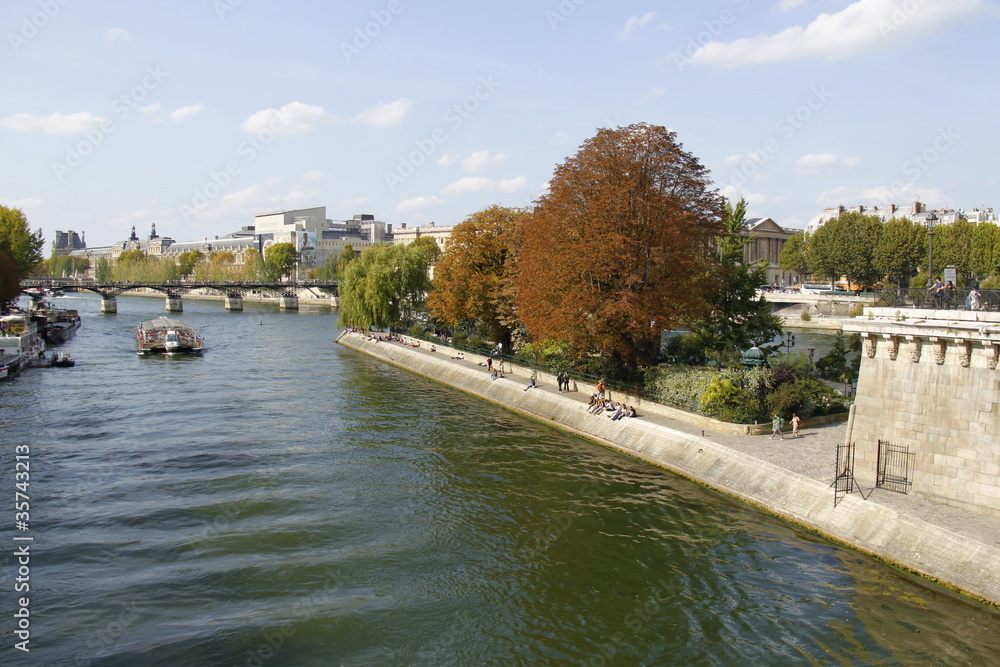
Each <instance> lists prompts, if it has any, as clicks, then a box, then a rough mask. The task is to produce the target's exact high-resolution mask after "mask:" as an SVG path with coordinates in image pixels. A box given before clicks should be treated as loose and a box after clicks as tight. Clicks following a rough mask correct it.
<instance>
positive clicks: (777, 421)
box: [771, 412, 785, 440]
mask: <svg viewBox="0 0 1000 667" xmlns="http://www.w3.org/2000/svg"><path fill="white" fill-rule="evenodd" d="M781 422H782V419H781V417H779V416H778V413H777V412H775V413H774V419H772V420H771V440H774V438H775V436H777V437H779V438H781V439H782V440H784V439H785V434H784V433H782V432H781Z"/></svg>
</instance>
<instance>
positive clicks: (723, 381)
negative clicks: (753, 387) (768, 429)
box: [699, 377, 760, 424]
mask: <svg viewBox="0 0 1000 667" xmlns="http://www.w3.org/2000/svg"><path fill="white" fill-rule="evenodd" d="M699 404H700V405H701V409H702V411H703V412H704V413H705V414H706V415H708V416H709V417H715V418H716V419H720V420H722V421H726V422H732V423H734V424H750V423H752V422H753V421H755V420H756V419H757V417H758V416H759V413H760V403H759V402H758V401H757V399H756V398H755V397H754V395H753V394H752V393H751V392H750V391H749V390H748V389H745V388H743V387H738V386H736V385H735V384H734V383H733V381H732V380H729V379H728V378H724V377H719V379H718V380H716V381H715V382H713V383H712V384H711V385H709V387H708V388H707V389H706V390H705V392H704V393H703V394H702V395H701V399H700V401H699Z"/></svg>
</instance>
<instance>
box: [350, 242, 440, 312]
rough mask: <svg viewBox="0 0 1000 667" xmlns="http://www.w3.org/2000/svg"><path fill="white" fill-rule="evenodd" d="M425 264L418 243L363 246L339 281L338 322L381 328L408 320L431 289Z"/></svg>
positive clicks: (425, 257) (426, 262) (425, 256)
mask: <svg viewBox="0 0 1000 667" xmlns="http://www.w3.org/2000/svg"><path fill="white" fill-rule="evenodd" d="M427 265H428V261H427V254H426V252H425V250H424V249H422V248H420V247H419V246H414V245H410V246H403V245H389V244H385V243H378V244H375V245H372V246H369V247H367V248H365V250H364V252H362V253H361V256H360V257H358V258H357V259H355V260H354V261H352V262H351V263H350V264H348V265H347V268H346V269H345V271H344V275H343V277H342V279H341V281H340V286H339V292H340V324H341V325H342V326H349V327H358V328H360V329H384V328H386V327H401V326H404V325H406V324H407V323H409V322H411V321H412V320H413V316H414V314H415V313H416V312H417V310H419V309H420V308H421V307H422V306H423V303H424V299H425V295H426V293H427V291H428V290H429V289H430V280H429V279H428V278H427Z"/></svg>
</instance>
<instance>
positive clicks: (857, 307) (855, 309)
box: [847, 303, 865, 317]
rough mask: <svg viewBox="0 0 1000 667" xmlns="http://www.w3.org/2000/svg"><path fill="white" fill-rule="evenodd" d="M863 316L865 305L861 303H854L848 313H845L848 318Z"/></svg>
mask: <svg viewBox="0 0 1000 667" xmlns="http://www.w3.org/2000/svg"><path fill="white" fill-rule="evenodd" d="M864 314H865V304H863V303H856V304H854V305H853V306H851V309H850V310H849V311H847V316H848V317H861V316H862V315H864Z"/></svg>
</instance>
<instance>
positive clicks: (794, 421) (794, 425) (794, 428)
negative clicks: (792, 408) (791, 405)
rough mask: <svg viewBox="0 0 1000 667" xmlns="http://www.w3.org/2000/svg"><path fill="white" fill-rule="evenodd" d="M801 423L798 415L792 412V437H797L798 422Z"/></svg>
mask: <svg viewBox="0 0 1000 667" xmlns="http://www.w3.org/2000/svg"><path fill="white" fill-rule="evenodd" d="M801 423H802V418H801V417H799V416H798V415H797V414H795V413H794V412H793V413H792V437H793V438H797V437H799V424H801Z"/></svg>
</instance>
